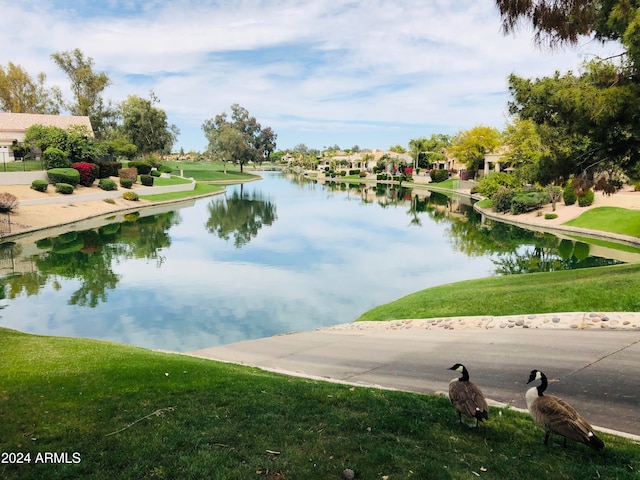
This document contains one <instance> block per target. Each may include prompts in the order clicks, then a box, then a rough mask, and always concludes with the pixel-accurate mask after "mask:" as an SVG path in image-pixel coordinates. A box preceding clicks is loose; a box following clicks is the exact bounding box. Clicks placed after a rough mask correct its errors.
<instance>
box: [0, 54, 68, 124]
mask: <svg viewBox="0 0 640 480" xmlns="http://www.w3.org/2000/svg"><path fill="white" fill-rule="evenodd" d="M46 79H47V76H46V75H45V74H44V73H43V72H40V73H39V74H38V76H37V78H36V79H35V80H34V79H32V78H31V76H30V75H29V74H28V73H27V71H26V70H25V69H24V68H22V67H21V66H20V65H15V64H13V63H11V62H9V63H8V64H7V66H6V67H3V66H0V110H2V111H5V112H12V113H43V114H51V115H57V114H59V113H60V104H59V103H58V101H57V98H58V97H59V95H60V90H59V89H58V88H56V87H53V88H51V89H48V88H46V87H45V85H44V82H45V80H46Z"/></svg>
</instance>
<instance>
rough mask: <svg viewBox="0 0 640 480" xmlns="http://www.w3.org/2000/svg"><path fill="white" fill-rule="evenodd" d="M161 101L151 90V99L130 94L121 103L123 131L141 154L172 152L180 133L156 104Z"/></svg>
mask: <svg viewBox="0 0 640 480" xmlns="http://www.w3.org/2000/svg"><path fill="white" fill-rule="evenodd" d="M159 101H160V100H159V99H158V97H156V96H155V94H154V93H153V92H150V93H149V100H147V99H145V98H141V97H138V96H137V95H129V97H128V98H127V99H126V100H125V101H124V102H122V104H121V105H120V108H121V111H122V132H123V134H124V135H125V136H126V137H127V138H128V139H129V141H130V142H131V143H132V144H133V145H135V146H136V147H137V149H138V153H139V154H149V153H154V152H160V153H167V152H170V151H171V147H172V146H173V144H174V142H175V141H176V137H177V136H178V135H179V133H180V132H179V130H178V129H177V127H176V126H175V125H171V126H169V124H168V122H167V114H166V113H165V111H164V110H162V109H160V108H157V107H156V106H155V104H157V103H159Z"/></svg>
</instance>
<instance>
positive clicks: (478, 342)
mask: <svg viewBox="0 0 640 480" xmlns="http://www.w3.org/2000/svg"><path fill="white" fill-rule="evenodd" d="M188 355H193V356H197V357H202V358H208V359H213V360H219V361H224V362H232V363H239V364H244V365H250V366H255V367H259V368H263V369H265V370H269V371H274V372H277V373H282V374H287V375H295V376H301V377H307V378H314V379H321V380H327V381H332V382H340V383H349V384H355V385H360V386H368V387H381V388H391V389H399V390H405V391H412V392H419V393H435V392H444V391H446V390H447V387H448V382H449V380H451V378H453V376H454V375H453V374H452V372H450V371H448V370H447V368H448V367H450V366H451V365H453V364H454V363H458V362H460V363H464V364H465V365H466V366H467V368H468V369H469V371H470V375H471V378H472V380H474V381H475V382H477V383H478V384H479V385H480V386H481V388H482V389H483V391H484V393H485V395H486V396H487V397H488V398H490V399H492V400H493V402H494V403H497V404H506V405H510V406H512V407H514V408H520V409H523V408H525V402H524V392H525V391H526V389H527V388H528V387H527V385H526V382H527V380H528V378H529V372H530V371H531V370H532V369H534V368H536V369H540V370H542V371H544V372H545V373H546V374H547V376H548V377H549V378H550V386H549V391H548V393H550V394H556V395H558V396H561V397H563V398H564V399H565V400H567V401H568V402H569V403H571V404H572V405H573V406H574V407H575V408H576V409H577V410H578V411H579V412H581V413H582V414H583V415H584V416H585V417H586V418H587V419H588V420H589V421H590V422H591V423H593V424H594V426H598V428H599V429H600V430H604V431H608V432H609V433H616V434H620V435H625V436H628V437H630V438H633V439H635V440H638V441H640V390H639V389H638V385H637V372H638V371H640V313H602V312H600V313H591V312H581V313H569V314H562V313H560V314H545V315H526V316H509V317H459V318H438V319H427V320H406V321H404V320H403V321H391V322H362V323H360V322H357V323H350V324H345V325H338V326H335V327H328V328H324V329H319V330H315V331H312V332H298V333H292V334H288V335H278V336H275V337H269V338H263V339H257V340H249V341H245V342H239V343H234V344H230V345H222V346H219V347H213V348H206V349H202V350H198V351H194V352H189V353H188Z"/></svg>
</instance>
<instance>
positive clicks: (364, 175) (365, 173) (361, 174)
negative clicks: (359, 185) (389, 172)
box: [358, 172, 367, 178]
mask: <svg viewBox="0 0 640 480" xmlns="http://www.w3.org/2000/svg"><path fill="white" fill-rule="evenodd" d="M358 176H359V177H360V178H364V177H366V176H367V172H360V173H359V174H358Z"/></svg>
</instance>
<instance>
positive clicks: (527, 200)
mask: <svg viewBox="0 0 640 480" xmlns="http://www.w3.org/2000/svg"><path fill="white" fill-rule="evenodd" d="M549 202H550V198H549V195H548V194H547V193H545V192H527V193H519V194H518V195H515V196H514V197H513V199H512V200H511V213H512V214H513V215H519V214H521V213H525V212H530V211H532V210H536V209H538V208H540V207H542V206H543V205H544V204H545V203H549Z"/></svg>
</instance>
